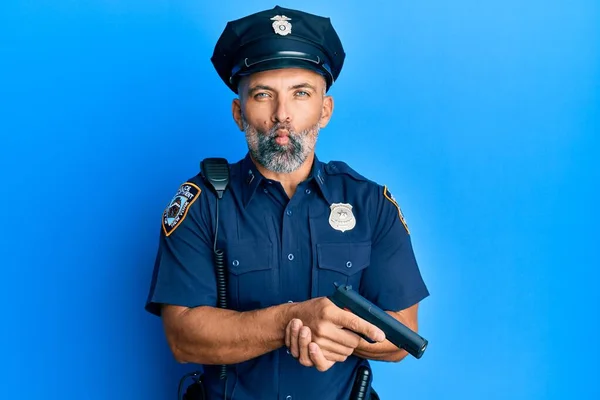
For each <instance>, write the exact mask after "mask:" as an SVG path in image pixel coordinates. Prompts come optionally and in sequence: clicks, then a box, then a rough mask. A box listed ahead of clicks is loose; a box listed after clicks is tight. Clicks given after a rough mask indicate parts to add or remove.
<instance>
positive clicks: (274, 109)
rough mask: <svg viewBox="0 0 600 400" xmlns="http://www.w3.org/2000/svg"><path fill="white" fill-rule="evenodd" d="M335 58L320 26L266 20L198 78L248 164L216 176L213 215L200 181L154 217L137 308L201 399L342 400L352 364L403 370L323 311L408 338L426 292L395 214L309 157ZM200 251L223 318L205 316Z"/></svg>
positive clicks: (367, 184)
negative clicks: (344, 296)
mask: <svg viewBox="0 0 600 400" xmlns="http://www.w3.org/2000/svg"><path fill="white" fill-rule="evenodd" d="M344 58H345V53H344V50H343V48H342V44H341V42H340V40H339V38H338V36H337V34H336V32H335V30H334V29H333V27H332V25H331V23H330V21H329V19H327V18H323V17H319V16H316V15H312V14H308V13H304V12H301V11H296V10H290V9H284V8H280V7H275V8H274V9H272V10H267V11H262V12H259V13H256V14H253V15H250V16H247V17H244V18H241V19H239V20H236V21H231V22H229V23H228V24H227V26H226V28H225V30H224V32H223V33H222V35H221V37H220V38H219V41H218V43H217V44H216V47H215V51H214V54H213V57H212V62H213V64H214V66H215V69H216V70H217V72H218V74H219V76H220V77H221V78H222V80H223V81H224V83H225V84H226V85H227V86H228V87H229V88H230V89H231V90H232V91H233V92H234V93H236V94H238V95H239V97H238V98H236V99H235V100H234V101H233V104H232V113H233V118H234V120H235V123H236V124H237V126H238V127H239V129H240V130H241V131H243V132H244V133H245V137H246V140H247V142H248V148H249V152H248V154H247V155H246V157H245V158H243V159H242V160H241V161H239V162H237V163H235V164H231V165H230V174H231V181H230V183H229V186H228V188H227V190H226V191H225V192H224V194H223V197H222V199H220V200H218V201H219V205H218V209H217V196H216V195H215V193H214V192H213V190H212V189H211V187H210V186H209V185H208V184H207V182H206V180H205V177H204V176H203V174H202V173H200V174H198V175H197V176H195V177H193V178H191V179H190V180H188V181H187V182H185V183H183V184H182V185H181V187H180V188H179V190H178V192H177V194H176V195H175V197H174V198H173V200H172V201H171V203H170V204H169V206H167V207H166V209H165V211H164V215H163V220H162V230H161V236H160V246H159V250H158V255H157V258H156V264H155V269H154V275H153V280H152V286H151V290H150V294H149V297H148V302H147V305H146V309H147V310H149V311H150V312H152V313H154V314H156V315H161V316H162V320H163V323H164V328H165V333H166V337H167V340H168V343H169V345H170V347H171V349H172V352H173V354H174V356H175V358H176V359H177V360H178V361H179V362H183V363H197V364H202V365H204V366H205V368H204V376H203V380H204V385H205V387H206V392H207V398H208V399H222V398H230V397H228V396H231V398H235V399H236V400H246V399H268V400H270V399H282V400H283V399H285V400H291V399H302V400H304V399H320V400H327V399H332V400H333V399H349V397H350V393H351V389H352V385H353V384H354V381H355V378H356V373H357V370H358V368H359V367H360V366H363V365H368V364H369V361H368V360H385V361H399V360H401V359H402V358H404V357H405V356H406V352H404V351H401V350H399V349H398V348H396V347H395V346H394V345H392V344H391V343H390V342H388V341H386V340H385V338H384V335H383V332H381V331H380V330H379V329H378V328H377V327H375V326H373V325H371V324H369V323H367V322H366V321H364V320H362V319H360V318H358V317H356V316H354V315H353V314H352V313H350V312H348V311H345V310H342V309H339V308H338V307H336V306H335V305H334V304H333V303H332V302H331V301H330V300H328V299H327V298H326V296H329V295H331V294H332V293H333V291H334V289H335V287H334V282H337V283H341V284H349V285H352V287H353V288H355V289H356V290H357V291H359V293H360V294H362V295H363V296H364V297H366V298H367V299H369V300H370V301H372V302H374V303H375V304H377V305H378V306H380V307H381V308H383V309H384V310H386V311H387V312H388V313H389V314H391V315H392V316H394V317H395V318H397V319H398V320H400V321H401V322H403V323H404V324H405V325H407V326H408V327H410V328H411V329H413V330H417V307H418V303H419V302H420V301H421V300H422V299H423V298H425V297H426V296H428V291H427V288H426V286H425V284H424V283H423V280H422V279H421V275H420V272H419V269H418V267H417V263H416V261H415V257H414V254H413V250H412V245H411V239H410V234H409V230H408V228H407V226H406V223H405V221H404V218H403V216H402V213H401V211H400V208H399V206H398V204H397V202H396V200H394V198H393V196H392V195H391V193H390V192H389V191H388V189H387V188H386V187H385V186H381V185H379V184H376V183H374V182H371V181H369V180H367V179H366V178H364V177H363V176H361V175H359V174H358V173H357V172H355V171H354V170H352V169H351V168H350V167H349V166H347V165H346V164H345V163H342V162H330V163H323V162H321V161H319V160H318V159H317V157H316V155H315V144H316V141H317V136H318V134H319V131H320V129H322V128H324V127H325V126H326V125H327V124H328V122H329V120H330V118H331V116H332V113H333V109H334V102H333V99H332V97H331V96H328V95H327V92H328V90H329V88H330V87H331V85H332V84H333V82H334V81H335V80H336V79H337V77H338V76H339V74H340V71H341V68H342V65H343V63H344ZM217 215H219V217H218V223H217ZM217 225H218V226H217ZM217 232H218V233H217ZM215 234H217V239H216V242H215ZM216 248H219V249H223V250H224V253H225V265H226V267H227V301H228V309H222V308H218V307H217V279H216V276H215V270H214V267H213V265H214V264H213V254H214V250H215V249H216ZM358 334H362V335H365V336H367V337H369V338H371V339H372V340H374V341H375V343H369V342H367V341H366V340H364V339H363V338H361V337H360V336H359V335H358ZM221 364H223V365H227V366H228V368H227V373H226V377H227V379H226V380H225V381H224V380H221V379H220V376H219V375H220V371H221V369H220V367H219V366H220V365H221Z"/></svg>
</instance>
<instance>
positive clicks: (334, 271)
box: [312, 242, 371, 296]
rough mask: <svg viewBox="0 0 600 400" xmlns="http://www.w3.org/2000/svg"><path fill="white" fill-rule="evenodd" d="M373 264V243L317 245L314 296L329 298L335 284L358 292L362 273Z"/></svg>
mask: <svg viewBox="0 0 600 400" xmlns="http://www.w3.org/2000/svg"><path fill="white" fill-rule="evenodd" d="M370 263H371V242H361V243H322V244H317V274H316V275H317V278H316V282H315V281H313V290H312V295H313V296H329V295H331V294H332V293H333V292H334V290H335V286H334V283H339V284H342V285H352V288H353V289H355V290H357V291H358V289H359V286H360V279H361V277H362V273H363V271H364V270H365V268H367V267H368V266H369V264H370Z"/></svg>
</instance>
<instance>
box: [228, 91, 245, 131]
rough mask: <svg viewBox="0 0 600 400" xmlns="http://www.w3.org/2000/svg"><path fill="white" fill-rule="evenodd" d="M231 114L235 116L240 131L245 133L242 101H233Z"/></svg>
mask: <svg viewBox="0 0 600 400" xmlns="http://www.w3.org/2000/svg"><path fill="white" fill-rule="evenodd" d="M231 114H232V115H233V120H234V121H235V124H236V125H237V126H238V128H239V129H240V131H243V130H244V123H243V122H242V103H241V102H240V99H233V102H232V103H231Z"/></svg>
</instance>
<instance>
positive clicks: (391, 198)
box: [383, 186, 410, 235]
mask: <svg viewBox="0 0 600 400" xmlns="http://www.w3.org/2000/svg"><path fill="white" fill-rule="evenodd" d="M383 195H384V197H385V198H386V199H388V200H389V201H390V202H391V203H392V204H393V205H394V206H396V209H397V210H398V217H400V221H402V225H404V229H406V233H408V234H409V235H410V231H409V229H408V225H407V224H406V220H405V219H404V215H403V214H402V209H401V208H400V205H398V202H397V201H396V199H395V198H394V195H393V194H392V193H391V192H390V190H389V189H388V187H387V186H384V187H383Z"/></svg>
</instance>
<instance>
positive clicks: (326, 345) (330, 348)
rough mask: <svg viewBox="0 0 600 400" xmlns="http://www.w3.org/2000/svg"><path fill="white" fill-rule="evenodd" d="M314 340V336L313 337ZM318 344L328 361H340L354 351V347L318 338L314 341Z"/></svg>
mask: <svg viewBox="0 0 600 400" xmlns="http://www.w3.org/2000/svg"><path fill="white" fill-rule="evenodd" d="M313 341H314V338H313ZM315 343H317V344H318V345H319V348H320V349H321V352H322V353H323V355H324V356H325V358H326V359H328V360H329V361H335V362H342V361H346V359H347V358H348V357H349V356H350V355H351V354H352V353H354V349H355V347H346V346H343V345H341V344H339V343H335V342H332V341H329V340H322V339H320V340H318V341H315Z"/></svg>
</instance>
